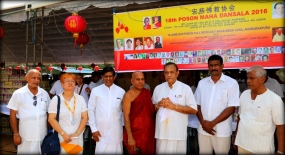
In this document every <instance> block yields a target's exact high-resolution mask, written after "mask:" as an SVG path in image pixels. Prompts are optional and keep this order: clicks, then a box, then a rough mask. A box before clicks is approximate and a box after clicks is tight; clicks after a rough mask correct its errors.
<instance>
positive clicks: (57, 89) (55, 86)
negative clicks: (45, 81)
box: [49, 80, 63, 95]
mask: <svg viewBox="0 0 285 155" xmlns="http://www.w3.org/2000/svg"><path fill="white" fill-rule="evenodd" d="M49 92H50V93H51V94H53V95H59V94H61V93H62V92H63V88H62V86H61V83H60V80H57V81H55V83H54V84H53V86H52V88H51V90H50V91H49Z"/></svg>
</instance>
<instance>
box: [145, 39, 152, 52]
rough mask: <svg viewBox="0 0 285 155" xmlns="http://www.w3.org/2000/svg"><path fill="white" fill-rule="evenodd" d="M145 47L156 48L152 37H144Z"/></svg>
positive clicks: (148, 48) (146, 48)
mask: <svg viewBox="0 0 285 155" xmlns="http://www.w3.org/2000/svg"><path fill="white" fill-rule="evenodd" d="M144 49H145V50H150V49H154V46H153V40H152V37H144Z"/></svg>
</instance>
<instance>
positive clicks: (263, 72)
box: [246, 65, 267, 78]
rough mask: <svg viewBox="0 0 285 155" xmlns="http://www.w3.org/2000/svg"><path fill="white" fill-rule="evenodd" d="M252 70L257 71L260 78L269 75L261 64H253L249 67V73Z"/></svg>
mask: <svg viewBox="0 0 285 155" xmlns="http://www.w3.org/2000/svg"><path fill="white" fill-rule="evenodd" d="M252 71H256V72H255V74H256V77H259V78H260V77H262V76H264V77H266V76H267V73H266V70H265V69H264V68H263V67H261V66H259V65H255V66H252V67H250V68H249V69H247V70H246V72H247V73H248V72H252Z"/></svg>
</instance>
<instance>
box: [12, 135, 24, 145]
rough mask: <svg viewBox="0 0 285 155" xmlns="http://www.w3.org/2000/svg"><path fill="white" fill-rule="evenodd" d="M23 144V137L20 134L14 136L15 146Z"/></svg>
mask: <svg viewBox="0 0 285 155" xmlns="http://www.w3.org/2000/svg"><path fill="white" fill-rule="evenodd" d="M21 143H22V142H21V136H20V135H19V134H15V135H14V144H15V145H20V144H21Z"/></svg>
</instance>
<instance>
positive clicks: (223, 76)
mask: <svg viewBox="0 0 285 155" xmlns="http://www.w3.org/2000/svg"><path fill="white" fill-rule="evenodd" d="M220 80H221V81H224V82H226V76H225V75H224V74H223V73H222V75H221V77H220V79H219V80H218V81H220ZM209 81H210V82H214V81H213V80H212V78H211V77H210V78H209Z"/></svg>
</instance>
